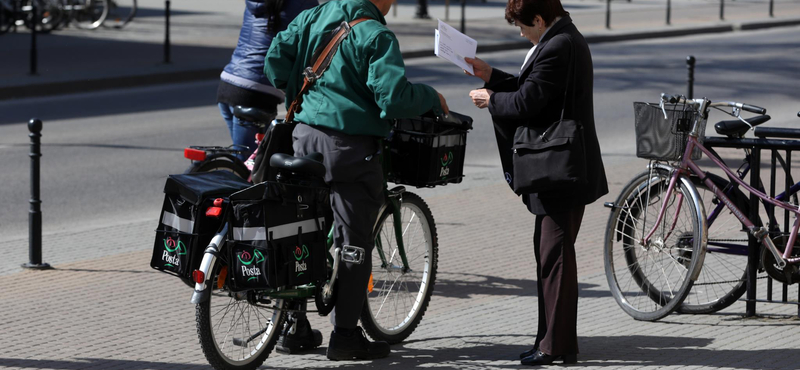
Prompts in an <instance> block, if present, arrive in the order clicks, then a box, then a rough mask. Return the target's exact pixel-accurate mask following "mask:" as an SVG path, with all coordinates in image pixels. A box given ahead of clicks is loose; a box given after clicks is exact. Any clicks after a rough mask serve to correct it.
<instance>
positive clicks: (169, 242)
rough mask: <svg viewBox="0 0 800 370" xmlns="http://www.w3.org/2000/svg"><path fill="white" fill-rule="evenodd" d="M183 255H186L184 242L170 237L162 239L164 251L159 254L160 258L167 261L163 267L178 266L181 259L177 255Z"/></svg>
mask: <svg viewBox="0 0 800 370" xmlns="http://www.w3.org/2000/svg"><path fill="white" fill-rule="evenodd" d="M173 254H174V255H173ZM184 255H186V244H183V242H182V241H180V240H178V241H176V240H175V239H172V237H168V238H166V239H164V253H162V254H161V260H162V261H165V262H167V263H166V264H164V267H176V266H180V264H181V259H180V257H178V256H184Z"/></svg>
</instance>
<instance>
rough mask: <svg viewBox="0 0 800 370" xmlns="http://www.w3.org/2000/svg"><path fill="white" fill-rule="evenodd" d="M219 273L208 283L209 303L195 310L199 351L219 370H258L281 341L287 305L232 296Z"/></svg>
mask: <svg viewBox="0 0 800 370" xmlns="http://www.w3.org/2000/svg"><path fill="white" fill-rule="evenodd" d="M223 268H224V267H223ZM220 271H221V268H219V267H218V268H217V269H216V271H215V273H214V274H213V276H211V277H210V278H209V279H208V280H207V281H206V284H207V285H208V287H207V288H206V289H212V291H211V296H210V297H209V299H208V300H206V301H205V302H202V303H199V304H197V306H196V310H195V316H196V321H197V336H198V337H199V339H200V347H201V348H202V350H203V353H204V354H205V356H206V359H207V360H208V362H209V364H211V366H213V367H214V368H215V369H217V370H253V369H256V368H258V367H259V366H261V364H263V363H264V361H265V360H266V359H267V357H269V354H270V352H272V349H273V348H274V347H275V343H276V342H277V341H278V336H279V334H280V332H281V328H283V323H284V320H285V319H286V317H285V316H286V313H285V312H284V308H286V307H285V306H286V304H287V302H286V301H284V300H280V299H278V300H272V301H271V302H267V301H264V300H263V299H261V300H258V299H256V298H255V293H254V292H252V291H249V292H231V291H230V290H229V289H228V287H227V285H226V284H225V282H224V279H225V278H224V274H223V277H222V278H220V276H221V275H220ZM220 279H221V280H223V282H222V284H218V282H219V280H220Z"/></svg>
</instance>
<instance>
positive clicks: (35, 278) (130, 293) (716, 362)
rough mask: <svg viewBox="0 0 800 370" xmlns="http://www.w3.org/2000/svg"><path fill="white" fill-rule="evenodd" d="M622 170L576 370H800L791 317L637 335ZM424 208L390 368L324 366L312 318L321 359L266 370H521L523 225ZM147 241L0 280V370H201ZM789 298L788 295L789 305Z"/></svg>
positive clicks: (584, 266)
mask: <svg viewBox="0 0 800 370" xmlns="http://www.w3.org/2000/svg"><path fill="white" fill-rule="evenodd" d="M630 167H631V166H627V167H625V168H608V171H609V173H614V174H615V176H614V178H615V179H620V180H613V179H612V180H611V182H610V183H609V186H610V194H612V195H608V196H606V197H604V198H603V199H601V200H600V201H598V202H595V203H594V204H592V205H591V206H589V207H587V211H586V215H585V217H584V220H585V221H584V224H583V227H582V229H581V233H580V235H579V238H578V242H577V246H576V249H577V254H578V265H579V289H580V300H579V322H578V335H579V346H580V351H581V354H580V357H579V361H580V362H579V363H578V364H577V365H575V366H572V367H577V368H588V369H687V368H691V369H710V368H714V369H718V368H722V369H786V370H789V369H796V368H797V363H798V362H799V361H800V349H798V346H797V343H798V342H800V330H798V326H800V320H798V319H797V316H796V314H797V308H796V306H791V305H777V304H759V305H758V306H757V309H758V313H759V315H760V316H759V317H756V318H749V319H748V318H743V317H742V315H743V313H744V304H743V303H742V302H737V303H736V304H734V305H733V306H732V307H730V308H728V309H726V310H724V311H722V312H720V313H718V314H714V315H678V314H672V315H670V316H668V317H666V318H665V319H663V320H661V321H659V322H655V323H649V322H638V321H634V320H633V319H632V318H631V317H629V316H627V315H626V314H625V313H623V311H622V310H621V309H620V308H619V307H618V306H617V304H616V302H615V301H614V299H613V298H612V297H611V295H610V293H609V291H608V287H607V283H606V278H605V275H604V273H603V257H602V238H603V233H604V228H605V222H606V220H607V215H608V211H607V209H606V208H604V207H603V206H602V203H603V202H604V201H609V200H611V197H612V196H613V194H617V193H618V192H619V190H620V188H621V187H622V186H623V185H624V184H623V182H624V181H625V179H628V178H630V177H632V175H633V173H634V172H638V171H639V169H638V168H630ZM450 186H459V185H450ZM426 201H427V202H428V203H429V204H430V206H431V208H432V210H433V214H434V217H435V218H436V224H437V228H438V233H439V241H440V249H439V269H438V274H437V281H436V285H435V291H434V295H433V298H432V300H431V304H430V307H429V309H428V311H427V312H426V314H425V317H424V319H423V321H422V323H421V325H420V326H419V327H418V328H417V330H416V331H415V332H414V334H412V336H411V337H410V338H409V339H408V340H406V341H405V342H404V343H401V344H398V345H395V346H393V347H392V351H393V352H392V355H391V356H390V357H389V358H388V359H383V360H376V361H373V362H331V361H327V360H325V357H324V356H325V349H324V346H325V345H327V341H328V338H329V335H330V330H331V324H330V323H329V322H328V318H327V317H325V318H322V317H318V316H313V315H312V316H310V319H311V320H312V326H313V327H315V328H318V329H320V330H321V331H322V332H323V336H324V342H323V343H324V344H323V347H322V348H320V349H317V350H315V351H311V352H309V353H306V354H302V355H295V356H283V355H279V354H276V353H273V355H271V356H270V358H269V359H268V360H267V362H266V363H265V367H264V368H280V369H287V368H290V369H320V368H334V367H345V368H375V369H410V368H443V369H509V368H519V362H518V360H516V358H517V354H518V353H520V352H522V351H524V350H527V349H528V348H529V346H530V345H531V343H532V342H533V340H534V337H533V336H532V334H533V333H534V331H535V330H536V317H537V316H536V315H537V313H536V297H535V280H534V277H535V271H534V266H535V265H534V257H533V252H532V250H531V238H532V234H533V230H532V226H531V225H532V216H531V215H530V214H528V213H527V211H526V210H525V208H524V207H523V205H522V204H520V202H519V200H518V198H517V197H516V196H514V195H513V193H511V191H509V189H508V188H507V186H506V185H505V184H503V183H497V184H494V185H489V186H486V187H480V188H473V189H469V190H465V191H460V192H455V193H450V194H445V195H441V196H435V197H426ZM152 230H153V224H152V222H139V223H132V224H129V225H127V227H126V228H125V230H118V229H111V228H109V229H102V230H87V231H85V232H77V233H74V234H72V235H64V236H63V238H61V239H60V240H59V249H64V250H78V249H84V250H91V249H94V248H104V247H107V246H108V245H109V244H111V243H116V246H117V247H119V248H120V249H121V250H123V251H124V252H120V253H118V254H115V255H110V256H106V257H101V258H90V259H86V260H82V261H78V262H72V263H57V262H56V261H54V260H53V259H52V258H53V257H54V256H53V255H48V258H47V260H48V261H49V262H51V263H54V265H55V267H56V269H55V270H50V271H24V272H16V273H10V272H9V271H5V272H0V286H2V288H1V289H0V312H3V313H4V316H3V320H1V321H0V348H2V351H1V352H0V369H104V370H105V369H163V370H167V369H170V370H172V369H207V368H209V366H208V364H207V362H206V360H205V358H204V357H203V354H202V352H201V350H200V347H199V345H198V343H197V334H196V331H195V322H194V307H193V306H192V305H191V304H190V303H189V298H190V295H191V289H189V288H187V287H186V286H185V285H183V284H182V283H181V282H179V281H177V279H175V278H173V277H171V276H168V275H166V274H163V273H160V272H156V271H154V270H152V269H150V268H149V267H148V262H149V258H150V245H151V243H152V240H153V239H152V238H153V233H152ZM98 235H102V236H103V237H102V238H99V237H98ZM9 242H11V241H9ZM16 242H18V243H19V242H24V241H16ZM50 250H52V249H50ZM761 281H762V282H763V280H761ZM760 289H761V292H762V293H761V294H762V295H761V296H760V297H763V291H764V288H763V286H761V287H760ZM776 294H779V293H776ZM796 296H797V286H796V285H795V286H793V287H791V288H790V289H789V297H796Z"/></svg>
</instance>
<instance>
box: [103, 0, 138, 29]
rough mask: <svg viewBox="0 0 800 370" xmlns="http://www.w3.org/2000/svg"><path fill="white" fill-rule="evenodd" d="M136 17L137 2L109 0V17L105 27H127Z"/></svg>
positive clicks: (133, 0)
mask: <svg viewBox="0 0 800 370" xmlns="http://www.w3.org/2000/svg"><path fill="white" fill-rule="evenodd" d="M135 16H136V0H109V3H108V16H106V20H105V22H103V27H112V28H122V27H125V25H126V24H128V23H129V22H130V21H132V20H133V17H135Z"/></svg>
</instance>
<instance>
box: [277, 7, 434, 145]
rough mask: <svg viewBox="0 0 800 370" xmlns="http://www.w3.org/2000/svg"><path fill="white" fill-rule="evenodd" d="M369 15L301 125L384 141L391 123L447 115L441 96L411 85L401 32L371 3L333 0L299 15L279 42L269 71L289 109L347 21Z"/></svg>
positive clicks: (320, 84) (318, 86)
mask: <svg viewBox="0 0 800 370" xmlns="http://www.w3.org/2000/svg"><path fill="white" fill-rule="evenodd" d="M362 17H367V18H371V19H374V20H370V21H365V22H361V23H359V24H358V25H356V26H355V27H353V29H352V30H351V32H350V35H349V36H347V38H346V39H345V40H344V41H343V42H342V43H341V45H340V46H339V51H338V52H337V53H336V55H335V56H334V58H333V61H332V62H331V65H330V67H328V69H327V71H325V73H324V74H323V75H322V78H320V79H319V80H317V82H316V83H315V84H314V86H312V87H311V89H310V90H309V92H308V94H306V95H305V97H304V98H303V104H302V106H301V107H302V110H301V111H300V112H299V113H297V114H295V120H297V121H300V122H303V123H307V124H311V125H319V126H324V127H327V128H331V129H334V130H337V131H340V132H343V133H346V134H349V135H370V136H381V137H385V136H387V135H388V134H389V130H390V122H389V120H390V119H394V118H408V117H413V116H417V115H420V114H422V113H425V112H427V111H428V110H430V109H432V108H434V109H435V110H436V111H437V112H438V111H439V110H441V104H440V103H439V97H438V95H437V94H436V90H434V89H433V88H432V87H430V86H427V85H421V84H412V83H410V82H408V80H407V79H406V73H405V65H404V64H403V57H402V55H401V54H400V48H399V45H398V42H397V38H396V37H395V35H394V33H393V32H392V31H390V30H389V29H388V28H386V19H384V17H383V15H382V14H381V12H380V10H378V8H377V7H376V6H375V5H374V4H372V3H371V2H370V1H369V0H332V1H329V2H327V3H325V4H322V5H319V6H317V7H315V8H311V9H308V10H306V11H304V12H302V13H300V15H299V16H297V18H295V19H294V20H293V21H292V22H291V23H290V24H289V26H288V27H287V29H286V30H285V31H283V32H280V33H278V35H277V36H276V37H275V39H273V41H272V45H271V46H270V48H269V51H268V52H267V57H266V63H265V66H264V73H265V74H266V75H267V78H269V80H270V82H271V83H272V84H273V85H274V86H275V87H277V88H279V89H281V90H284V91H285V92H286V107H287V108H288V107H289V105H290V104H291V102H292V100H293V99H294V97H295V96H296V95H297V93H298V91H300V89H301V88H302V86H303V75H302V72H303V69H304V68H305V67H306V66H309V65H311V57H312V55H313V53H314V50H315V49H316V48H317V47H318V46H319V45H320V43H321V42H322V39H323V38H324V37H325V36H326V35H327V34H329V33H330V32H331V31H333V29H334V28H336V27H338V26H339V24H340V23H341V22H342V21H347V22H350V21H352V20H355V19H358V18H362Z"/></svg>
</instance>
